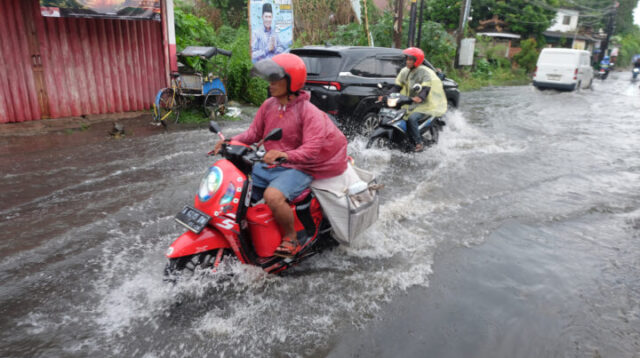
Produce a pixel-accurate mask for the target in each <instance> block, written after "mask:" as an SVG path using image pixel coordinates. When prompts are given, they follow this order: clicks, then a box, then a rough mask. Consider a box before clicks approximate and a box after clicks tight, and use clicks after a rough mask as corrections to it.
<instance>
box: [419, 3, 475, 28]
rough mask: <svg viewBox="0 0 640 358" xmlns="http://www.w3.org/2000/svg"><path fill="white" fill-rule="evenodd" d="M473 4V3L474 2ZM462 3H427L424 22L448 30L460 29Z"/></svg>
mask: <svg viewBox="0 0 640 358" xmlns="http://www.w3.org/2000/svg"><path fill="white" fill-rule="evenodd" d="M472 4H473V2H472ZM460 6H462V1H460V0H455V1H446V0H445V1H443V0H435V1H427V7H426V11H425V13H424V15H423V20H426V21H433V22H437V23H440V24H442V26H444V28H445V29H447V30H455V29H456V28H457V27H458V22H459V17H460Z"/></svg>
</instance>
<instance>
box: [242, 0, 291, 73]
mask: <svg viewBox="0 0 640 358" xmlns="http://www.w3.org/2000/svg"><path fill="white" fill-rule="evenodd" d="M249 27H250V29H251V62H253V63H256V62H257V61H260V60H263V59H265V58H271V57H273V56H275V55H277V54H279V53H284V52H289V49H290V48H291V46H292V45H293V2H292V0H249Z"/></svg>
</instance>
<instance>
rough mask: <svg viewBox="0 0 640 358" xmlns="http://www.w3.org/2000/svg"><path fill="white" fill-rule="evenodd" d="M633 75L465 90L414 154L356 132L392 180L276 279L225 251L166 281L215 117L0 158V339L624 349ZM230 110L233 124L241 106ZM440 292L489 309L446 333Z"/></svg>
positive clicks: (177, 352)
mask: <svg viewBox="0 0 640 358" xmlns="http://www.w3.org/2000/svg"><path fill="white" fill-rule="evenodd" d="M625 85H626V82H623V81H622V80H615V78H613V79H612V80H611V81H609V80H608V81H607V82H604V83H597V84H596V88H595V89H594V90H593V91H584V92H581V93H557V92H553V91H547V92H538V91H535V90H534V89H532V88H531V87H511V88H487V89H484V90H481V91H477V92H473V93H465V94H464V97H463V104H462V108H461V109H460V110H456V111H453V112H452V113H450V115H449V117H448V125H447V126H446V127H445V130H444V132H443V134H442V135H441V142H440V143H439V144H438V146H437V147H434V148H430V149H429V150H427V151H425V152H424V153H421V154H419V155H414V154H403V153H398V152H391V151H388V150H365V149H364V144H365V142H366V140H365V139H364V138H356V139H354V140H353V141H352V142H351V143H350V145H349V152H350V154H351V155H353V156H354V157H355V159H356V163H357V164H358V165H360V166H362V167H364V168H367V169H370V170H373V171H375V172H377V173H379V175H380V178H381V181H382V182H384V183H385V184H386V188H385V190H384V191H383V193H382V199H383V202H382V207H381V215H380V220H379V222H378V223H377V224H376V225H375V226H374V227H373V228H372V229H371V230H369V231H368V232H367V234H366V235H365V237H363V238H362V239H361V240H360V241H359V242H358V243H357V244H356V245H354V246H353V247H350V248H338V249H336V250H333V251H330V252H326V253H324V254H322V255H320V256H318V257H316V258H313V259H311V260H308V261H307V262H305V263H303V264H302V265H301V266H299V267H297V268H295V269H294V270H293V272H291V273H289V274H287V275H285V276H283V277H276V276H270V275H266V274H264V273H263V272H262V271H260V270H257V269H255V268H253V267H246V266H242V265H238V264H237V263H230V264H229V265H228V266H226V267H225V268H224V271H227V272H230V273H233V276H232V278H231V279H228V280H221V281H218V280H214V279H211V278H208V277H204V278H202V279H200V280H196V281H188V282H183V283H180V284H179V285H177V286H170V285H166V284H165V283H163V282H162V268H163V266H164V262H165V258H164V255H163V253H164V251H165V249H166V247H167V246H168V245H169V243H170V242H171V241H172V240H173V239H174V238H175V237H176V236H177V235H179V234H180V233H181V231H180V228H178V227H177V226H176V225H175V224H174V223H173V220H172V218H173V214H174V213H175V212H176V211H177V210H178V209H179V208H180V207H181V205H182V204H184V203H188V202H190V201H191V200H192V198H193V195H194V193H195V190H196V188H197V185H198V182H199V179H200V175H201V174H202V173H203V172H204V169H205V168H206V166H207V165H208V164H210V163H211V159H210V158H208V157H207V156H206V155H205V154H206V152H207V151H208V150H209V149H210V148H211V147H212V145H213V143H214V142H215V138H214V136H213V135H211V134H210V133H209V132H207V131H206V130H192V131H182V132H169V133H167V134H163V135H154V136H146V137H145V136H141V137H131V138H126V139H123V140H120V141H104V140H94V141H88V142H87V143H80V144H78V145H76V146H73V147H71V146H68V147H64V146H62V147H60V146H58V147H56V146H53V148H58V149H55V150H51V149H50V148H52V147H47V148H44V149H42V150H34V151H30V152H28V153H26V152H25V154H19V152H16V153H18V154H16V155H17V156H20V155H22V157H21V158H22V160H21V161H20V163H19V164H18V165H15V166H10V165H8V164H7V165H5V162H2V163H0V164H2V167H3V170H2V173H1V174H0V182H1V183H2V186H3V189H4V188H7V190H3V192H2V194H0V199H2V200H1V201H2V202H3V204H0V205H1V206H0V217H2V221H1V222H0V230H1V232H3V237H4V238H5V240H2V241H1V243H0V245H2V246H1V247H2V248H3V253H2V257H3V260H2V262H1V263H0V279H1V280H2V282H3V287H2V290H0V302H1V303H2V304H1V305H0V307H2V308H0V310H2V312H1V313H2V314H3V316H4V317H5V320H3V323H2V325H1V326H0V327H2V328H4V329H3V330H2V333H0V335H1V338H2V339H1V341H2V343H1V344H0V352H1V353H2V354H1V355H2V356H61V355H63V356H86V355H87V353H89V354H98V355H101V354H104V352H109V355H112V356H116V355H119V356H146V357H155V356H158V357H165V356H167V357H169V356H185V355H207V356H217V355H218V353H219V354H220V355H224V356H314V355H325V354H327V352H331V351H333V354H335V356H341V355H340V354H339V353H340V352H342V353H345V355H346V354H354V353H355V352H358V351H360V350H362V347H363V346H366V344H365V343H362V342H359V341H358V337H371V336H372V335H373V336H374V337H375V339H376V342H379V343H378V344H377V345H374V346H372V347H378V348H379V350H377V351H376V350H372V351H369V352H370V353H371V355H374V356H375V355H379V354H378V353H379V352H387V351H385V350H384V349H385V348H381V347H388V348H389V349H392V348H394V347H395V348H394V349H395V351H389V353H390V354H391V353H393V352H397V351H400V352H419V351H420V350H419V349H423V348H424V347H423V346H421V344H426V342H429V343H430V345H429V347H432V348H433V349H436V350H437V349H439V352H440V353H441V354H440V355H438V356H451V357H453V356H456V355H453V353H454V352H455V353H460V355H457V356H469V355H473V354H475V353H478V352H479V353H478V354H479V355H478V356H487V357H489V356H491V354H490V353H492V352H493V353H495V356H504V357H507V356H528V357H538V356H571V355H572V354H574V355H576V356H589V355H590V354H592V353H593V352H594V351H595V350H597V351H598V352H600V353H608V355H605V354H603V355H602V356H603V357H604V356H616V357H633V352H637V351H640V349H639V347H638V344H639V343H638V342H640V328H639V327H640V322H639V321H640V319H639V316H640V314H639V311H638V307H639V303H640V302H639V299H638V297H640V296H639V295H638V293H640V292H639V290H640V282H639V281H638V280H637V277H640V275H638V272H637V270H638V269H637V267H639V265H638V263H639V262H640V256H639V254H638V252H640V251H638V250H637V249H638V244H637V242H638V240H637V239H638V229H637V225H635V226H634V223H637V222H638V221H640V123H639V122H638V121H637V118H635V117H636V115H637V113H638V110H639V109H640V108H639V105H638V101H637V97H638V95H640V90H639V89H637V88H635V89H634V88H631V89H629V88H627V87H625ZM225 125H226V127H225V128H224V130H225V132H226V133H225V134H226V135H227V136H229V135H233V134H235V133H238V132H240V131H241V130H243V129H244V128H246V126H247V125H248V122H247V121H243V122H236V123H225ZM16 150H17V149H16ZM634 238H635V239H634ZM459 247H471V249H470V250H469V251H468V252H469V254H458V255H452V256H451V257H453V258H452V259H448V258H446V257H447V256H445V258H443V259H442V260H443V261H442V262H440V261H437V262H436V265H435V266H433V264H434V255H435V254H436V253H437V252H448V251H449V250H450V249H451V248H459ZM438 257H439V256H436V259H437V258H438ZM455 258H458V259H460V260H461V261H459V262H458V261H455ZM434 267H435V269H436V275H435V281H434V282H432V284H433V285H434V287H433V289H431V288H430V283H431V281H430V280H431V275H432V274H433V270H434ZM438 270H440V271H441V272H442V273H439V271H438ZM456 270H460V271H456ZM456 272H465V273H466V274H467V276H464V277H463V276H462V275H457V274H456ZM447 279H449V281H448V280H447ZM448 282H450V283H456V285H459V286H458V287H460V288H458V289H457V291H456V290H454V289H453V288H451V289H450V290H447V289H445V288H446V287H447V283H448ZM443 287H444V288H443ZM406 292H408V293H409V295H410V296H409V297H412V298H413V299H414V301H417V302H423V303H424V305H425V306H424V307H425V309H424V310H414V309H413V307H412V305H413V303H412V301H409V300H407V299H405V295H404V294H405V293H406ZM460 292H463V293H464V296H463V297H459V296H455V297H450V296H447V295H446V294H447V293H449V294H451V295H456V294H459V293H460ZM438 293H443V294H442V296H441V297H439V296H438ZM430 295H431V296H430ZM438 302H440V304H439V305H438V304H436V303H438ZM447 302H448V303H449V305H444V303H447ZM474 304H475V305H474ZM455 305H458V306H455ZM394 307H397V310H399V311H400V312H409V313H407V314H406V315H404V316H403V315H402V314H399V315H398V317H402V318H403V319H404V321H402V325H403V326H405V327H413V328H415V329H416V331H420V332H425V335H423V336H421V337H422V338H420V339H418V338H416V339H414V340H408V341H403V340H402V339H400V338H398V337H395V338H394V336H393V335H392V334H391V333H390V331H388V330H387V331H385V329H384V327H385V326H384V325H378V323H376V322H379V321H378V320H377V318H380V317H388V316H389V312H390V311H391V312H394ZM438 307H440V308H442V307H445V308H446V309H449V308H451V307H457V309H458V310H460V311H461V312H466V313H467V314H468V315H469V316H468V317H479V318H482V319H485V321H482V320H480V321H476V322H475V323H474V324H471V323H469V326H468V327H469V328H468V332H469V333H470V334H471V335H470V336H467V337H466V338H465V339H466V340H468V341H466V342H467V344H465V345H462V346H460V348H457V349H458V350H455V349H451V350H447V346H446V341H443V340H440V339H436V338H437V337H439V336H438V334H437V333H438V332H436V331H432V330H431V331H430V330H429V329H427V328H426V327H427V326H429V327H438V326H441V327H454V328H455V327H458V328H459V327H463V326H462V322H467V318H465V317H464V316H462V315H453V316H452V317H454V321H453V322H454V323H449V326H447V322H448V321H449V320H450V319H451V316H450V317H447V316H444V315H438V314H437V312H438ZM427 308H432V309H431V310H429V309H427ZM479 309H482V311H483V312H484V313H482V314H480V313H478V312H479V311H478V310H479ZM412 312H413V313H414V315H412V314H410V313H412ZM418 312H421V313H420V314H417V313H418ZM424 317H428V318H429V320H431V321H430V322H426V323H425V321H424V320H423V319H424ZM433 320H435V321H433ZM438 320H441V322H439V321H438ZM445 320H446V321H445ZM387 322H388V321H387ZM456 322H457V323H456ZM523 322H534V324H533V325H527V324H525V323H523ZM354 327H356V328H358V330H357V331H355V333H353V332H354V331H352V330H353V328H354ZM372 327H373V328H372ZM375 327H382V328H380V329H381V330H380V331H379V332H382V333H379V335H378V336H376V334H377V332H378V331H376V329H377V328H375ZM389 327H394V326H393V325H392V324H391V323H390V324H389ZM474 327H475V329H474ZM345 332H350V333H345ZM429 332H432V334H431V335H428V334H427V333H429ZM456 332H458V333H456ZM459 332H462V331H460V330H457V331H456V330H455V329H454V330H453V331H452V332H450V333H451V334H452V335H453V336H454V337H455V336H456V334H458V336H457V337H460V336H459V334H460V333H459ZM478 332H484V333H482V334H480V333H478ZM383 333H384V334H383ZM473 333H475V335H473ZM343 334H346V336H345V337H348V338H347V339H344V340H341V339H340V337H341V336H342V335H343ZM532 335H533V336H532ZM536 335H537V336H536ZM330 337H334V339H329V338H330ZM408 337H412V336H411V335H409V336H408ZM532 337H533V338H532ZM536 337H537V339H536ZM362 339H364V338H362ZM530 340H531V342H530ZM331 342H333V343H331ZM401 342H402V344H401ZM420 342H423V343H420ZM439 342H440V343H439ZM535 342H539V343H540V344H539V345H536V344H534V343H535ZM553 342H556V343H553ZM478 347H480V348H478ZM524 347H528V348H527V349H526V350H518V349H519V348H523V349H524ZM541 347H544V348H541ZM422 351H424V350H422ZM213 352H215V353H213ZM362 352H366V350H362ZM518 352H520V353H522V352H524V353H523V354H516V353H518ZM390 354H389V355H390ZM483 354H484V355H483ZM382 356H388V355H387V354H383V355H382Z"/></svg>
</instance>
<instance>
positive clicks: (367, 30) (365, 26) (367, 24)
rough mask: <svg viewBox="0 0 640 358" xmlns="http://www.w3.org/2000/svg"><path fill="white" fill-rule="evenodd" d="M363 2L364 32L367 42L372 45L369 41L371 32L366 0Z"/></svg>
mask: <svg viewBox="0 0 640 358" xmlns="http://www.w3.org/2000/svg"><path fill="white" fill-rule="evenodd" d="M363 3H364V32H365V33H366V34H367V43H368V44H369V47H371V46H373V44H372V41H371V34H370V33H369V15H368V12H367V7H368V6H367V0H364V1H363Z"/></svg>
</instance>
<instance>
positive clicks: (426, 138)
mask: <svg viewBox="0 0 640 358" xmlns="http://www.w3.org/2000/svg"><path fill="white" fill-rule="evenodd" d="M437 127H438V125H437V124H436V123H435V122H434V123H433V124H432V125H431V127H429V130H428V131H426V132H424V134H422V141H423V142H424V145H426V146H430V145H434V144H436V143H438V138H439V137H440V133H439V132H440V131H439V130H438V128H437Z"/></svg>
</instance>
